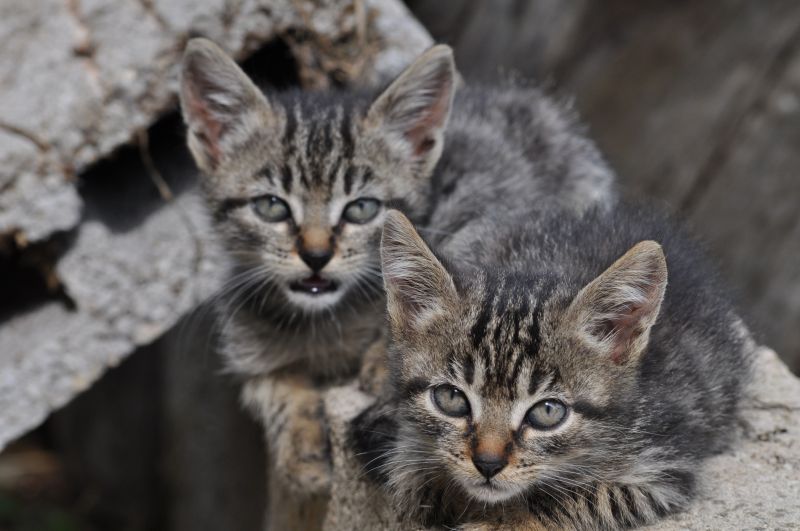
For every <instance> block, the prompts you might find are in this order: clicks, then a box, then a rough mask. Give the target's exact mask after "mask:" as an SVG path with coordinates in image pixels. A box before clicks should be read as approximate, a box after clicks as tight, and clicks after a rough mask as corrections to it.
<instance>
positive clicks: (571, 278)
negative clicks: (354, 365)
mask: <svg viewBox="0 0 800 531" xmlns="http://www.w3.org/2000/svg"><path fill="white" fill-rule="evenodd" d="M529 219H535V220H536V221H535V222H530V221H528V220H529ZM513 220H514V217H513V216H512V217H505V216H502V215H500V216H496V217H495V219H493V220H487V221H486V222H485V223H484V224H483V228H482V230H480V231H478V232H477V233H476V234H474V235H473V238H472V239H471V241H470V242H469V243H468V244H467V242H462V243H464V245H461V246H458V247H453V246H447V245H446V246H444V247H443V252H444V253H445V256H447V257H451V258H453V264H459V267H454V266H448V265H446V264H447V262H446V261H444V260H440V259H439V258H437V256H436V255H435V254H434V253H433V252H431V250H430V248H429V247H428V245H427V244H426V243H425V242H424V241H423V240H422V239H421V238H420V236H419V235H418V234H417V233H416V231H415V230H414V228H413V227H412V225H411V223H410V222H409V221H408V220H407V219H406V218H405V217H404V216H402V215H401V214H399V213H396V212H395V213H390V215H389V216H387V220H386V226H385V229H384V234H383V244H382V255H383V274H384V281H385V283H386V289H387V292H388V315H389V319H390V327H391V340H392V343H391V346H390V366H391V377H392V381H393V384H394V394H393V395H391V396H389V398H388V400H384V401H382V402H380V403H378V404H377V405H376V406H374V407H372V408H371V409H368V410H367V411H366V412H365V413H363V414H362V415H361V416H360V417H359V418H357V419H356V421H355V423H354V430H353V442H354V444H355V447H356V448H357V450H358V451H359V452H361V453H362V456H363V459H364V462H365V467H366V469H367V470H368V471H369V472H370V473H371V475H372V476H373V477H374V478H375V479H376V480H377V481H379V482H381V483H383V484H384V485H386V486H387V487H388V491H389V492H390V493H391V494H392V495H393V496H394V499H395V501H397V502H398V506H399V514H410V515H412V516H411V519H412V520H414V519H416V520H417V521H420V522H422V523H425V524H428V525H430V524H442V525H445V526H454V525H459V524H468V525H466V527H468V528H474V529H494V528H513V529H553V528H558V529H576V530H578V529H619V528H625V527H629V526H634V525H640V524H644V523H648V522H652V521H654V520H655V519H657V518H658V517H660V516H663V515H666V514H669V513H672V512H675V511H678V510H680V509H682V508H684V507H686V505H687V503H688V502H689V501H690V500H691V498H692V495H693V494H694V492H695V483H696V474H697V471H698V466H699V464H700V463H701V461H702V460H703V459H704V458H706V457H708V456H710V455H713V454H715V453H718V452H720V451H722V450H724V449H725V448H726V447H727V445H728V444H729V442H730V439H731V436H732V434H733V433H734V424H735V421H736V414H737V404H738V401H739V398H740V396H741V394H742V388H743V384H744V383H745V381H746V379H747V377H748V373H749V364H750V352H752V349H753V345H752V342H751V341H750V340H749V339H748V336H747V332H746V330H745V328H744V326H743V325H742V323H741V321H740V320H739V319H738V318H737V316H736V314H735V313H734V311H733V309H732V308H731V305H730V303H729V302H728V301H727V299H726V297H725V295H724V291H723V290H722V289H721V288H720V287H719V285H718V283H717V281H716V277H715V276H714V274H713V273H712V272H710V270H709V269H708V267H707V266H706V264H705V263H704V260H703V259H702V257H701V254H700V253H699V252H698V250H697V249H696V248H695V246H694V245H693V244H691V243H689V242H688V241H687V240H686V238H685V237H684V236H683V235H682V234H681V233H680V231H678V230H676V229H675V228H674V227H673V226H671V224H670V223H669V222H667V221H666V220H665V219H663V218H662V217H661V216H660V215H657V214H656V213H655V212H653V211H652V210H650V211H646V210H640V209H635V208H632V207H628V206H624V205H618V206H617V207H615V208H614V209H613V210H612V211H608V210H599V209H593V210H590V211H588V212H587V213H586V214H585V215H583V216H574V215H570V214H565V213H564V212H553V213H552V214H551V215H550V216H543V215H542V214H541V213H540V212H536V213H532V214H531V215H529V216H527V217H522V218H517V223H514V222H513ZM657 242H658V243H657ZM665 253H666V255H665ZM462 256H470V257H471V260H470V263H469V264H467V265H466V266H465V265H462V260H461V259H460V257H462ZM476 264H477V266H476ZM668 271H669V272H668ZM668 278H669V282H668ZM470 523H471V524H470Z"/></svg>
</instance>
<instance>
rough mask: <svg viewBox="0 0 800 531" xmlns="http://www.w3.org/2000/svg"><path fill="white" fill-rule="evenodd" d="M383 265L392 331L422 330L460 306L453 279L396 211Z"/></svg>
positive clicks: (390, 216) (389, 222)
mask: <svg viewBox="0 0 800 531" xmlns="http://www.w3.org/2000/svg"><path fill="white" fill-rule="evenodd" d="M381 262H382V268H383V283H384V286H385V287H386V294H387V307H388V312H389V320H390V322H391V324H392V328H394V329H396V330H409V329H412V330H421V329H423V328H425V326H426V325H427V323H428V322H429V321H430V319H431V318H432V317H435V316H436V315H438V314H440V313H442V312H445V311H447V309H448V308H450V307H452V305H453V304H454V303H455V302H456V300H457V293H456V288H455V285H454V284H453V278H452V277H451V276H450V274H449V273H448V272H447V270H445V268H444V266H443V265H442V264H441V262H439V260H438V259H437V258H436V256H434V254H433V252H431V250H430V249H429V248H428V246H427V245H426V244H425V242H424V241H423V240H422V238H421V237H420V235H419V234H417V231H416V230H414V227H413V225H411V222H410V221H409V220H408V218H406V217H405V216H404V215H403V214H401V213H400V212H398V211H396V210H390V211H389V212H388V213H387V214H386V223H385V224H384V226H383V237H382V238H381Z"/></svg>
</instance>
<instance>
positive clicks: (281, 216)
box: [253, 195, 292, 223]
mask: <svg viewBox="0 0 800 531" xmlns="http://www.w3.org/2000/svg"><path fill="white" fill-rule="evenodd" d="M253 210H255V212H256V214H258V216H259V217H260V218H261V219H263V220H264V221H269V222H270V223H278V222H279V221H286V220H287V219H289V218H290V217H291V215H292V214H291V211H290V210H289V205H287V204H286V202H285V201H284V200H283V199H279V198H277V197H275V196H274V195H265V196H262V197H259V198H258V199H255V200H254V201H253Z"/></svg>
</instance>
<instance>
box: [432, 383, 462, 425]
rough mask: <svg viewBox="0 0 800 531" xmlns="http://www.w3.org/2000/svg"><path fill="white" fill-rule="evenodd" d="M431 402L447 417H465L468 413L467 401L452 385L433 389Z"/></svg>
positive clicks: (443, 385) (438, 386)
mask: <svg viewBox="0 0 800 531" xmlns="http://www.w3.org/2000/svg"><path fill="white" fill-rule="evenodd" d="M432 394H433V402H434V404H436V407H438V408H439V410H441V412H442V413H444V414H445V415H447V416H449V417H466V416H467V415H469V413H470V407H469V400H467V397H466V395H464V392H463V391H461V390H460V389H458V388H457V387H453V386H452V385H447V384H442V385H437V386H436V387H434V388H433V391H432Z"/></svg>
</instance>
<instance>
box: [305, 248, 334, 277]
mask: <svg viewBox="0 0 800 531" xmlns="http://www.w3.org/2000/svg"><path fill="white" fill-rule="evenodd" d="M298 254H300V259H301V260H303V262H305V263H306V265H307V266H308V267H310V268H311V270H312V271H313V272H314V273H319V272H320V271H322V268H323V267H325V266H326V265H327V264H328V262H330V261H331V258H333V251H331V250H330V249H303V250H301V251H300V252H299V253H298Z"/></svg>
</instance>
